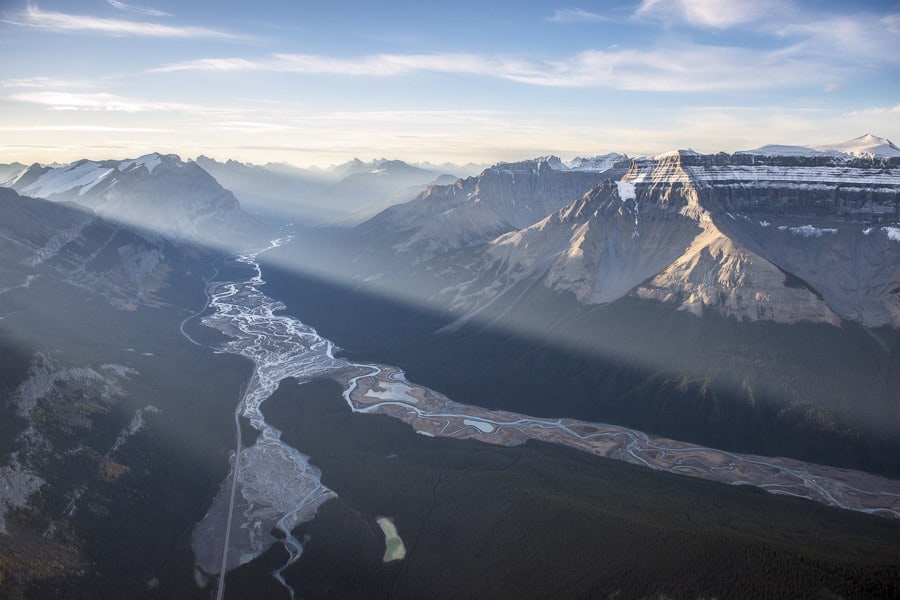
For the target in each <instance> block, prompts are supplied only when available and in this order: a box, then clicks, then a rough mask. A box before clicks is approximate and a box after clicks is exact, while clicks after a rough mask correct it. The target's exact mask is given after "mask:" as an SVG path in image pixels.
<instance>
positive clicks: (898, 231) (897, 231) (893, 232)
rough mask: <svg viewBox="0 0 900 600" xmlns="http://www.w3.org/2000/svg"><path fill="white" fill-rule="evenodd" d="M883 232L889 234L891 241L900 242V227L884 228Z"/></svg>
mask: <svg viewBox="0 0 900 600" xmlns="http://www.w3.org/2000/svg"><path fill="white" fill-rule="evenodd" d="M881 230H882V231H884V232H885V233H886V234H887V236H888V239H889V240H893V241H895V242H900V227H882V228H881Z"/></svg>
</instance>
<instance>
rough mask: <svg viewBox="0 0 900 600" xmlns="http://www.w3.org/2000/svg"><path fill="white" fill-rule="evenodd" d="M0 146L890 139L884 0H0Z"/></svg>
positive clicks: (136, 149)
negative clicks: (869, 135)
mask: <svg viewBox="0 0 900 600" xmlns="http://www.w3.org/2000/svg"><path fill="white" fill-rule="evenodd" d="M0 55H2V56H3V58H4V68H3V74H2V75H0V162H9V161H12V160H19V161H22V162H31V161H41V162H51V161H69V160H74V159H77V158H83V157H87V158H123V157H131V156H136V155H139V154H142V153H145V152H149V151H161V152H174V153H178V154H181V155H182V156H183V157H194V156H196V155H198V154H206V155H208V156H213V157H216V158H219V159H225V158H236V159H239V160H245V161H250V162H256V163H263V162H268V161H286V162H289V163H292V164H296V165H309V164H319V165H323V166H324V165H328V164H332V163H337V162H342V161H344V160H347V159H349V158H352V157H354V156H358V157H360V158H364V159H368V158H373V157H380V156H388V157H393V158H402V159H405V160H409V161H423V160H428V161H432V162H442V161H453V162H468V161H477V162H494V161H498V160H517V159H521V158H527V157H532V156H537V155H542V154H549V153H553V154H558V155H560V156H562V157H563V158H572V157H574V156H576V155H589V154H601V153H605V152H610V151H619V152H626V153H628V154H630V155H637V154H645V153H655V152H661V151H666V150H669V149H672V148H687V147H691V148H694V149H696V150H699V151H702V152H716V151H720V150H724V151H728V152H731V151H735V150H740V149H748V148H753V147H757V146H760V145H763V144H767V143H787V144H790V143H795V144H824V143H830V142H836V141H842V140H845V139H849V138H852V137H856V136H859V135H862V134H864V133H873V134H876V135H880V136H884V137H888V138H891V139H893V140H894V141H895V142H897V141H900V139H898V138H900V1H888V2H852V3H847V2H827V1H821V2H803V1H800V0H796V1H774V0H755V1H753V2H749V1H746V0H741V1H738V0H736V1H732V0H634V1H627V2H626V1H618V2H616V1H613V2H565V1H564V2H561V3H553V2H527V1H522V0H519V1H517V2H506V1H502V2H496V1H492V2H484V1H481V2H469V1H467V0H464V1H455V2H443V3H431V2H422V1H421V0H419V1H416V2H387V1H385V2H341V1H340V0H334V1H331V2H322V1H317V2H305V1H297V2H274V1H268V0H263V1H256V2H252V3H251V2H246V1H243V2H236V1H231V0H220V1H216V2H199V1H198V2H189V3H185V2H169V1H156V0H144V1H140V2H138V1H137V0H135V1H134V2H122V1H119V0H83V1H80V2H77V3H76V2H70V1H68V2H67V1H53V0H42V1H40V2H24V1H18V0H0Z"/></svg>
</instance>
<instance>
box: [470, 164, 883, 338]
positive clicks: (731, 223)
mask: <svg viewBox="0 0 900 600" xmlns="http://www.w3.org/2000/svg"><path fill="white" fill-rule="evenodd" d="M808 160H816V161H818V162H820V163H821V162H822V161H827V164H820V165H819V166H808V165H807V161H808ZM891 160H892V159H855V160H848V159H846V158H839V157H827V158H822V157H818V158H810V157H806V156H803V157H798V155H796V154H793V153H791V154H786V155H780V156H771V155H768V154H764V153H763V154H754V153H741V154H736V155H734V156H731V157H729V156H725V155H718V156H701V155H697V154H695V153H690V152H678V153H673V154H670V155H665V156H660V157H656V158H653V159H639V160H635V161H633V163H632V165H631V168H630V169H629V171H628V172H627V173H625V174H624V176H622V178H621V179H620V180H619V181H618V182H614V181H612V180H608V181H607V182H605V183H603V184H601V185H600V186H598V187H596V188H594V189H593V190H591V191H590V192H589V193H588V194H586V195H585V196H584V197H583V198H582V199H581V200H578V201H576V202H574V203H572V204H570V205H569V206H567V207H565V208H563V209H561V210H560V211H558V212H557V213H555V214H553V215H551V216H549V217H547V218H545V219H543V220H542V221H540V222H538V223H536V224H535V225H532V226H530V227H527V228H525V229H522V230H520V231H515V232H510V233H507V234H505V235H502V236H500V237H498V238H496V239H494V240H493V241H491V242H490V244H488V245H487V246H486V247H485V251H484V253H483V255H482V258H481V259H480V260H481V262H480V264H479V266H477V267H476V272H481V273H490V274H491V276H490V277H476V278H475V279H474V281H472V280H470V281H469V282H468V283H466V284H465V285H464V286H462V287H461V288H456V289H454V290H453V293H454V294H455V297H454V300H453V304H454V306H455V307H456V308H457V309H460V310H464V311H465V310H478V309H479V307H481V306H483V305H484V303H486V302H492V301H493V299H494V298H495V297H496V296H497V295H498V294H500V293H502V292H503V290H505V289H509V288H510V287H512V286H513V285H514V284H516V283H518V282H521V281H526V280H540V281H541V282H542V284H543V285H545V286H547V287H549V288H551V289H553V290H556V291H560V292H571V293H573V294H574V295H575V297H576V299H577V300H578V301H579V302H581V303H582V304H597V303H605V302H610V301H613V300H616V299H617V298H621V297H623V296H625V295H626V294H629V293H633V294H635V295H636V296H638V297H642V298H648V299H654V300H660V301H667V302H675V303H676V304H677V305H679V306H680V307H681V308H682V309H685V310H689V311H691V312H694V313H695V314H698V315H699V314H700V313H701V312H702V310H703V309H704V308H710V309H714V310H717V311H719V312H721V313H722V314H724V315H728V316H733V317H737V318H739V319H744V318H746V319H751V320H757V319H764V320H772V321H777V322H784V323H794V322H797V321H801V320H806V321H813V322H824V323H830V324H837V323H838V321H839V319H841V318H843V319H850V320H854V321H858V322H860V323H862V324H864V325H867V326H878V325H883V324H888V323H890V324H893V325H894V326H895V327H900V294H898V288H900V269H898V265H900V244H898V243H897V240H896V239H895V238H896V237H900V236H898V235H897V232H898V231H900V230H898V229H897V223H898V221H900V165H894V164H893V163H892V162H891Z"/></svg>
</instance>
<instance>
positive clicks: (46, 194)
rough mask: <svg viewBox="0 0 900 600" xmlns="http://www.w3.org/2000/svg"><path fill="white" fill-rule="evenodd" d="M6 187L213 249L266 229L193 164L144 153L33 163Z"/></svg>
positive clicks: (250, 239) (245, 239)
mask: <svg viewBox="0 0 900 600" xmlns="http://www.w3.org/2000/svg"><path fill="white" fill-rule="evenodd" d="M6 185H8V186H9V187H12V188H14V189H15V190H17V191H18V192H20V193H21V194H24V195H28V196H37V197H40V198H46V199H48V200H53V201H57V202H59V201H71V202H75V203H77V204H80V205H82V206H86V207H88V208H90V209H92V210H94V211H95V212H96V213H97V214H99V215H101V216H103V217H106V218H108V219H112V220H116V221H120V222H122V223H127V224H129V225H132V226H134V227H139V228H143V229H146V230H150V231H155V232H157V233H159V234H161V235H165V236H168V237H171V238H177V239H183V240H186V241H190V242H200V243H207V244H213V245H219V246H221V245H223V244H228V245H232V244H238V245H240V244H248V243H253V242H254V241H255V240H256V238H257V237H258V236H259V235H260V234H262V233H263V231H264V228H263V227H262V225H261V224H260V223H258V222H257V221H256V220H255V219H253V218H251V217H250V216H249V215H247V214H246V213H244V212H243V211H242V210H241V208H240V205H239V203H238V201H237V199H236V198H235V197H234V195H233V194H232V193H231V192H229V191H228V190H226V189H224V188H223V187H222V186H221V185H219V184H218V182H216V180H215V179H213V177H212V176H211V175H209V174H208V173H207V172H206V171H204V170H203V169H201V168H200V167H199V166H198V165H197V164H195V163H185V162H183V161H181V159H179V158H178V157H177V156H175V155H160V154H148V155H146V156H142V157H140V158H137V159H128V160H123V161H115V160H110V161H100V162H96V161H89V160H81V161H78V162H75V163H72V164H69V165H64V166H60V167H43V166H41V165H38V164H34V165H32V166H31V167H29V168H28V169H25V170H24V171H22V172H21V173H19V174H18V175H16V176H15V177H14V178H12V179H11V180H9V181H8V182H7V183H6Z"/></svg>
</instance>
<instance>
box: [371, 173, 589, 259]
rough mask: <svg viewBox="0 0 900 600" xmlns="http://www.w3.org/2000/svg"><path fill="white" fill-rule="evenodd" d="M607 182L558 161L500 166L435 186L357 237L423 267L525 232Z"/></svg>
mask: <svg viewBox="0 0 900 600" xmlns="http://www.w3.org/2000/svg"><path fill="white" fill-rule="evenodd" d="M604 166H605V165H604ZM604 177H605V176H604V175H601V173H600V172H599V171H593V170H578V169H569V168H568V167H566V166H565V165H563V164H562V162H561V161H560V160H559V159H558V158H556V157H544V158H539V159H534V160H527V161H522V162H518V163H501V164H498V165H495V166H493V167H491V168H489V169H486V170H484V171H483V172H482V173H481V174H480V175H479V176H478V177H469V178H467V179H460V180H458V181H456V183H454V184H452V185H445V186H432V187H430V188H429V189H428V190H426V191H425V192H423V193H422V194H421V195H419V197H417V198H416V199H415V200H413V201H412V202H408V203H406V204H401V205H398V206H393V207H391V208H389V209H387V210H385V211H384V212H382V213H380V214H379V215H376V216H375V217H374V218H372V219H371V220H370V221H367V222H366V223H363V224H362V225H360V227H359V228H358V231H357V232H356V234H357V235H358V236H360V237H363V238H368V239H370V240H372V245H373V246H376V247H377V246H380V247H389V248H391V249H392V250H393V251H394V252H395V253H401V254H408V255H411V256H415V257H416V259H417V260H418V261H422V260H425V259H428V258H430V257H433V256H435V255H437V254H441V253H444V252H447V251H448V250H452V249H455V248H461V247H466V246H471V245H474V244H478V243H483V242H486V241H488V240H490V239H492V238H494V237H496V236H497V235H500V234H502V233H505V232H508V231H514V230H517V229H521V228H523V227H527V226H529V225H531V224H533V223H535V222H536V221H538V220H540V219H542V218H544V217H545V216H547V215H549V214H550V213H552V212H554V211H556V210H559V209H560V208H562V207H563V206H565V205H566V204H568V203H569V202H571V201H572V200H574V199H577V198H580V197H581V196H582V195H583V194H584V193H585V192H586V191H587V190H589V189H590V188H591V187H592V186H594V185H596V184H598V183H599V182H600V181H602V180H603V178H604Z"/></svg>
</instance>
